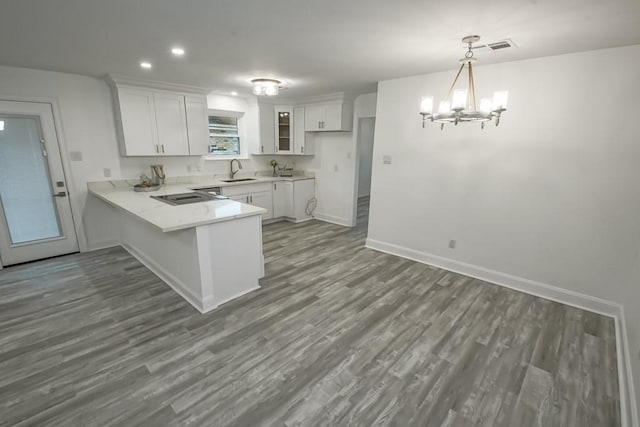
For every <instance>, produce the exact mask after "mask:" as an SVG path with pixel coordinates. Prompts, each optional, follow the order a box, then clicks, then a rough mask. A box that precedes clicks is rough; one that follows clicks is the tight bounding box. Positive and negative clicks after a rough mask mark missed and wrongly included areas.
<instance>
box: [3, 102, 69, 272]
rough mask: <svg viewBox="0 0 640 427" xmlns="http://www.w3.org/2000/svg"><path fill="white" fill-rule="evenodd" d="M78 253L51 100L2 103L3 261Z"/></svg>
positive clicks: (7, 262) (14, 262)
mask: <svg viewBox="0 0 640 427" xmlns="http://www.w3.org/2000/svg"><path fill="white" fill-rule="evenodd" d="M77 251H78V240H77V237H76V233H75V229H74V226H73V218H72V216H71V205H70V202H69V197H68V191H67V186H66V180H65V177H64V171H63V168H62V161H61V158H60V149H59V146H58V139H57V135H56V129H55V124H54V121H53V114H52V110H51V105H50V104H45V103H35V102H14V101H0V261H1V262H2V265H3V266H7V265H12V264H17V263H21V262H26V261H33V260H36V259H42V258H47V257H51V256H56V255H63V254H68V253H72V252H77Z"/></svg>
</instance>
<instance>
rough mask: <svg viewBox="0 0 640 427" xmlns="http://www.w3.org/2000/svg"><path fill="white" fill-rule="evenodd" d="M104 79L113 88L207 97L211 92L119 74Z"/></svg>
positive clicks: (202, 88) (201, 88) (199, 88)
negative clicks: (152, 90)
mask: <svg viewBox="0 0 640 427" xmlns="http://www.w3.org/2000/svg"><path fill="white" fill-rule="evenodd" d="M104 79H105V80H106V81H107V83H109V84H111V85H115V86H123V85H124V86H137V87H145V88H149V89H159V90H171V91H176V92H185V93H193V94H198V95H207V94H208V93H209V92H211V91H210V90H209V89H207V88H204V87H198V86H189V85H183V84H180V83H170V82H161V81H158V80H145V79H138V78H136V77H128V76H123V75H119V74H107V75H106V76H105V78H104Z"/></svg>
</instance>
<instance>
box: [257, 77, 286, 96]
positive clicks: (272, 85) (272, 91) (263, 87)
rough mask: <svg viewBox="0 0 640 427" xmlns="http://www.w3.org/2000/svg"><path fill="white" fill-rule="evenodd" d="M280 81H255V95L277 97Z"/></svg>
mask: <svg viewBox="0 0 640 427" xmlns="http://www.w3.org/2000/svg"><path fill="white" fill-rule="evenodd" d="M280 83H281V82H280V80H275V79H253V80H251V84H253V93H254V95H258V96H275V95H277V94H278V91H279V89H280Z"/></svg>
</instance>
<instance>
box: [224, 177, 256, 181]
mask: <svg viewBox="0 0 640 427" xmlns="http://www.w3.org/2000/svg"><path fill="white" fill-rule="evenodd" d="M255 180H256V179H255V178H235V179H222V180H221V181H222V182H242V181H255Z"/></svg>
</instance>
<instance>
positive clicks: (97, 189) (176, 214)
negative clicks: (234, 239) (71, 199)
mask: <svg viewBox="0 0 640 427" xmlns="http://www.w3.org/2000/svg"><path fill="white" fill-rule="evenodd" d="M211 182H214V181H211ZM247 182H249V183H252V182H257V180H256V181H247ZM201 185H209V184H203V183H183V184H169V185H163V186H162V187H161V188H160V189H159V190H157V191H151V192H142V193H136V192H134V191H133V188H131V187H130V186H128V185H127V186H124V185H121V184H120V183H116V182H115V181H101V182H90V183H87V186H88V188H89V192H90V193H92V194H93V195H95V196H96V197H98V198H100V199H102V200H104V201H105V202H107V203H108V204H110V205H112V206H114V207H116V208H119V209H121V210H123V211H125V212H127V213H129V214H132V215H134V216H136V217H138V218H139V219H141V220H143V221H146V222H148V223H149V224H152V225H154V226H156V227H158V228H159V229H160V230H162V231H163V232H168V231H175V230H182V229H185V228H191V227H197V226H199V225H205V224H213V223H216V222H221V221H230V220H233V219H236V218H243V217H247V216H252V215H261V214H263V213H265V212H266V210H265V209H263V208H259V207H256V206H251V205H247V204H244V203H239V202H235V201H233V200H212V201H209V202H200V203H191V204H186V205H178V206H172V205H169V204H167V203H164V202H161V201H160V200H156V199H152V198H151V197H150V196H152V195H153V196H161V195H165V194H176V193H187V192H189V191H191V189H190V188H189V187H194V186H201ZM211 185H217V184H215V183H213V184H211Z"/></svg>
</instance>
